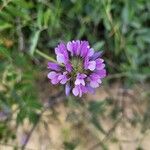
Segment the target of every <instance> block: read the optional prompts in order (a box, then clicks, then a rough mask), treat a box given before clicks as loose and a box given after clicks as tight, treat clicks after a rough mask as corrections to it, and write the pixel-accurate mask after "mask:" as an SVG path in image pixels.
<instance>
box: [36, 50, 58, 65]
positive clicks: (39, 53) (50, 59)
mask: <svg viewBox="0 0 150 150" xmlns="http://www.w3.org/2000/svg"><path fill="white" fill-rule="evenodd" d="M35 52H36V53H37V54H38V55H40V56H42V57H43V58H46V59H47V60H49V61H52V62H55V63H58V62H57V61H56V60H55V59H54V58H52V57H50V56H48V55H47V54H45V53H43V52H41V51H39V50H38V49H37V50H36V51H35Z"/></svg>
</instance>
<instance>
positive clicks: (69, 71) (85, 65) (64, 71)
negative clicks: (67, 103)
mask: <svg viewBox="0 0 150 150" xmlns="http://www.w3.org/2000/svg"><path fill="white" fill-rule="evenodd" d="M55 54H56V59H57V62H58V63H53V62H48V69H50V72H49V73H48V78H49V79H50V81H51V83H52V84H65V92H66V95H67V96H68V95H69V94H70V92H72V93H73V95H74V96H79V97H81V96H82V95H83V94H84V93H88V92H90V93H93V92H94V90H95V88H97V87H99V86H100V84H101V83H102V78H104V77H105V76H106V69H105V64H104V60H103V59H102V58H100V57H101V52H94V49H93V48H90V46H89V43H88V42H87V41H79V40H76V41H70V42H68V43H67V44H64V43H60V44H59V45H58V46H57V47H56V48H55Z"/></svg>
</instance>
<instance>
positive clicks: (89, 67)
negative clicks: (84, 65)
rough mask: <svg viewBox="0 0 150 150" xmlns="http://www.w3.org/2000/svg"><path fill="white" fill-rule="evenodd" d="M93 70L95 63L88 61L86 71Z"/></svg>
mask: <svg viewBox="0 0 150 150" xmlns="http://www.w3.org/2000/svg"><path fill="white" fill-rule="evenodd" d="M95 68H96V62H95V61H89V64H88V69H89V70H91V71H93V70H95Z"/></svg>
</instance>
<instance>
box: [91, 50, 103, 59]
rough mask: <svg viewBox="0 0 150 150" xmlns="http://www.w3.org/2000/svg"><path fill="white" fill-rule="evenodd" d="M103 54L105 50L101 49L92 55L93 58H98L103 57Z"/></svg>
mask: <svg viewBox="0 0 150 150" xmlns="http://www.w3.org/2000/svg"><path fill="white" fill-rule="evenodd" d="M102 54H103V51H100V52H95V53H94V54H93V56H92V57H91V60H96V59H97V58H99V57H101V56H102Z"/></svg>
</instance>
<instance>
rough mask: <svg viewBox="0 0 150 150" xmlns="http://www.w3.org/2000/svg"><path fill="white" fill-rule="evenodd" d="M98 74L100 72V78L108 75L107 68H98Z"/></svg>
mask: <svg viewBox="0 0 150 150" xmlns="http://www.w3.org/2000/svg"><path fill="white" fill-rule="evenodd" d="M96 74H98V75H99V76H100V78H104V77H106V70H105V69H102V70H97V71H96Z"/></svg>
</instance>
